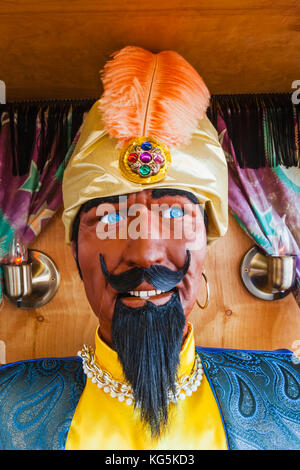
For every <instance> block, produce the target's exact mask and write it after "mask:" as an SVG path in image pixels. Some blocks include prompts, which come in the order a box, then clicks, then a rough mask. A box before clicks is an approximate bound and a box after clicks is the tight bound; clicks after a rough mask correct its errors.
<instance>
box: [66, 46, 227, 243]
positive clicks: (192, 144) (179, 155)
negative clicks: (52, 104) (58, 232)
mask: <svg viewBox="0 0 300 470" xmlns="http://www.w3.org/2000/svg"><path fill="white" fill-rule="evenodd" d="M125 49H126V48H125ZM127 49H128V48H127ZM132 49H139V48H131V53H132ZM138 52H139V53H140V49H139V50H138ZM149 54H151V53H149ZM161 54H162V53H161ZM173 54H176V53H173ZM177 56H178V55H177ZM131 57H132V54H131ZM179 57H180V56H179ZM181 59H182V58H181ZM182 60H184V59H182ZM189 67H191V66H189ZM189 74H190V70H189ZM115 81H116V80H115ZM152 83H153V80H152ZM176 86H177V85H176ZM104 97H105V93H104ZM102 100H103V97H102V99H100V100H98V101H97V102H96V103H95V104H94V105H93V107H92V108H91V110H90V111H89V113H88V115H87V118H86V120H85V122H84V124H83V126H82V130H81V135H80V138H79V140H78V142H77V145H76V147H75V149H74V152H73V154H72V157H71V159H70V161H69V163H68V165H67V168H66V170H65V172H64V178H63V201H64V213H63V222H64V224H65V229H66V242H67V243H69V242H70V240H71V235H72V224H73V221H74V219H75V217H76V214H77V212H78V211H79V209H80V207H81V206H82V205H83V204H84V203H85V202H87V201H89V200H91V199H94V198H98V197H107V196H115V195H123V194H130V193H135V192H139V191H143V190H144V189H152V188H174V189H179V190H180V189H181V190H185V191H190V192H191V193H193V194H194V195H195V196H196V197H197V198H198V200H199V203H200V204H201V205H202V207H203V208H204V209H205V211H206V213H207V216H208V233H207V241H208V243H211V242H213V241H214V240H216V239H217V238H219V237H220V236H222V235H224V234H225V232H226V230H227V224H228V194H227V193H228V189H227V184H228V183H227V163H226V159H225V155H224V152H223V150H222V148H221V145H220V143H219V140H218V135H217V132H216V130H215V128H214V127H213V125H212V124H211V122H210V121H209V119H208V118H207V116H206V115H205V113H203V116H202V117H201V119H200V120H198V121H197V125H196V126H194V128H193V130H192V132H191V133H190V136H189V139H188V141H186V142H185V143H182V144H180V145H178V144H177V145H176V146H172V145H170V144H169V146H170V149H169V150H170V155H171V164H170V167H169V169H168V172H166V174H165V175H164V177H163V178H162V179H159V180H158V181H157V180H155V178H154V179H153V180H151V179H149V181H147V184H145V182H144V181H142V182H137V181H133V180H130V179H128V178H127V177H126V175H125V174H124V172H123V171H121V168H120V149H119V148H118V147H119V144H120V140H121V139H118V138H116V137H114V136H113V133H112V132H108V130H107V127H108V126H107V121H108V119H107V117H106V115H105V112H103V107H102V108H101V101H102ZM124 106H125V105H124ZM152 134H153V132H152ZM145 135H146V136H148V137H149V132H148V133H143V132H142V131H141V132H140V134H139V135H129V136H128V138H132V137H141V136H145ZM152 137H157V136H155V135H152ZM127 140H128V139H127ZM160 140H161V138H160ZM164 140H166V139H164ZM169 140H170V139H169ZM123 141H124V139H123ZM162 143H163V144H164V143H166V142H165V141H164V142H162ZM171 144H172V142H171Z"/></svg>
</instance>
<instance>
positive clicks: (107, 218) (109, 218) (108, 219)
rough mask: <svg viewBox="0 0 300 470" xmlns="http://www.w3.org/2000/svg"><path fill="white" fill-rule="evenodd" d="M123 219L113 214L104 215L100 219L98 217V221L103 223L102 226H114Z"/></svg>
mask: <svg viewBox="0 0 300 470" xmlns="http://www.w3.org/2000/svg"><path fill="white" fill-rule="evenodd" d="M123 219H124V217H122V216H121V215H120V214H116V213H114V212H112V213H110V214H105V215H103V216H102V217H100V221H101V222H103V223H104V224H116V223H117V222H119V221H120V220H123Z"/></svg>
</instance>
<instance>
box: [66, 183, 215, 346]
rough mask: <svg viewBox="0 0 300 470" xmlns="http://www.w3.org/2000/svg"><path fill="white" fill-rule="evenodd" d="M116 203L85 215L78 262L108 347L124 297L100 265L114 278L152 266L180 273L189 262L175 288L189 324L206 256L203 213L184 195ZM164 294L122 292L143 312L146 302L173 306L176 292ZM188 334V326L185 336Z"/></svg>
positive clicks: (141, 289)
mask: <svg viewBox="0 0 300 470" xmlns="http://www.w3.org/2000/svg"><path fill="white" fill-rule="evenodd" d="M115 199H116V198H114V200H113V201H114V202H113V203H111V202H109V199H108V202H107V203H106V202H105V203H101V204H98V205H97V206H95V207H92V208H90V209H89V210H88V211H87V212H85V211H82V213H81V215H80V224H79V231H78V254H77V256H78V264H79V266H80V269H81V273H82V279H83V283H84V287H85V291H86V295H87V298H88V301H89V303H90V305H91V307H92V309H93V311H94V313H95V314H96V315H97V317H98V319H99V323H100V330H101V335H102V338H103V339H104V341H106V342H107V343H108V344H111V324H112V318H113V313H114V307H115V302H116V299H117V297H118V296H119V295H120V292H119V291H118V290H117V289H116V288H114V287H113V286H112V285H111V284H110V282H108V281H107V278H106V276H105V274H104V272H103V266H102V267H101V262H100V259H102V260H104V264H105V266H106V269H107V271H108V273H109V274H110V275H119V274H122V273H124V272H126V271H128V270H131V269H132V268H150V267H151V266H153V265H159V266H164V267H166V268H168V269H170V270H172V271H176V272H177V271H179V270H181V269H182V268H183V267H184V266H185V264H186V262H187V258H190V263H189V266H188V270H187V272H186V273H185V275H184V277H183V279H182V280H181V281H180V282H179V283H178V284H177V285H176V287H175V288H176V289H177V291H178V294H179V298H180V301H181V304H182V308H183V311H184V314H185V317H186V318H187V317H188V315H189V314H190V312H191V310H192V308H193V306H194V304H195V302H196V298H197V295H198V292H199V289H200V282H201V272H202V268H203V264H204V258H205V253H206V230H205V225H204V220H203V217H202V213H201V210H200V207H199V205H198V204H196V203H195V202H192V201H191V200H190V199H189V197H188V195H187V194H186V193H185V192H180V191H174V190H168V189H163V190H161V189H159V190H149V189H147V190H144V191H141V192H139V193H133V194H130V195H128V197H126V196H125V197H124V196H123V197H121V198H118V200H117V201H116V200H115ZM73 253H74V254H75V243H74V242H73ZM100 255H101V256H100ZM125 277H126V276H125ZM161 291H163V289H157V287H155V285H153V284H151V281H149V279H144V280H142V282H141V283H140V284H139V285H137V286H135V287H134V289H132V290H131V289H130V290H129V289H128V292H122V297H121V302H123V304H124V305H126V306H128V307H131V308H137V307H141V306H143V305H145V304H146V302H147V301H148V302H152V303H154V304H156V305H163V304H164V303H166V302H168V301H169V300H170V298H171V296H172V295H173V293H174V288H172V289H171V290H168V289H166V292H161ZM186 333H187V324H186V326H185V329H184V336H185V335H186Z"/></svg>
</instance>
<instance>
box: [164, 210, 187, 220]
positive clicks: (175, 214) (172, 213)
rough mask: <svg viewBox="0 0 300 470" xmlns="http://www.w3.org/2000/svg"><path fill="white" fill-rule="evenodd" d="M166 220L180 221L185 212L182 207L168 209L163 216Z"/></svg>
mask: <svg viewBox="0 0 300 470" xmlns="http://www.w3.org/2000/svg"><path fill="white" fill-rule="evenodd" d="M162 216H163V217H165V218H166V219H178V218H179V217H183V216H184V211H183V209H181V208H180V207H171V208H170V209H167V210H165V211H164V212H163V214H162Z"/></svg>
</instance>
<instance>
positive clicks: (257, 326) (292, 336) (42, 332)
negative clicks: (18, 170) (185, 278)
mask: <svg viewBox="0 0 300 470" xmlns="http://www.w3.org/2000/svg"><path fill="white" fill-rule="evenodd" d="M251 245H252V243H251V241H250V240H249V238H248V237H247V236H246V234H244V232H243V231H242V230H241V229H240V227H239V226H238V224H237V223H236V221H235V220H234V219H233V217H230V226H229V231H228V233H227V234H226V236H225V237H224V238H223V239H221V240H219V241H218V242H217V243H216V244H215V245H214V246H213V247H211V248H210V250H209V252H208V255H207V258H206V274H207V277H208V279H209V282H210V288H211V300H210V304H209V306H208V308H207V309H206V310H200V309H199V307H198V306H195V308H194V310H193V312H192V314H191V317H190V320H191V321H192V323H193V324H194V327H195V337H196V343H197V344H199V345H202V346H212V347H226V348H248V349H276V348H288V349H290V348H291V346H292V343H293V342H294V341H295V340H297V339H298V340H300V310H299V308H298V306H297V304H296V302H295V299H294V297H293V296H292V295H289V296H287V297H286V298H285V299H281V300H277V301H274V302H269V301H263V300H258V299H256V298H255V297H252V296H251V295H250V294H248V292H247V291H246V290H245V288H244V287H243V285H242V283H241V281H240V278H239V263H240V259H241V257H242V256H243V254H244V253H245V251H246V250H247V249H248V248H249V247H250V246H251ZM32 248H36V249H39V250H41V251H45V253H47V254H48V255H49V256H51V257H52V259H53V260H54V261H55V263H56V264H57V266H58V268H59V271H60V273H61V285H60V287H59V290H58V292H57V294H56V296H55V297H54V299H53V300H52V301H51V302H49V303H48V304H47V305H45V306H44V307H42V308H39V309H36V310H23V309H17V308H16V307H14V306H13V305H11V304H10V303H9V302H8V301H7V300H5V305H4V307H3V308H2V311H1V312H0V359H1V357H2V361H3V356H4V349H5V350H6V351H5V352H6V362H13V361H18V360H22V359H31V358H36V357H51V356H52V357H58V356H60V357H62V356H70V355H75V354H76V353H77V351H78V350H79V349H80V348H81V346H82V344H83V343H86V344H91V345H92V344H94V334H95V330H96V327H97V319H96V317H95V315H94V314H93V312H92V311H91V309H90V307H89V304H88V302H87V300H86V297H85V292H84V289H83V286H82V283H81V280H80V278H79V276H78V274H77V268H76V264H75V262H74V259H73V257H72V254H71V248H70V247H69V246H66V245H65V243H64V228H63V224H62V221H61V213H58V214H57V215H56V216H55V217H54V219H53V220H52V221H51V222H50V223H49V224H48V226H47V227H46V228H45V230H44V232H43V233H42V234H40V235H39V237H38V238H37V240H36V241H35V242H34V243H32ZM3 343H4V344H3ZM4 347H5V348H4Z"/></svg>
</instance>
